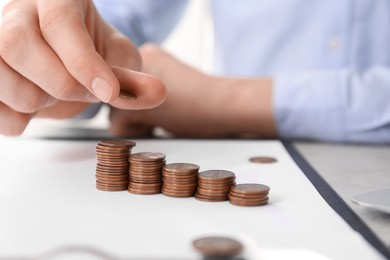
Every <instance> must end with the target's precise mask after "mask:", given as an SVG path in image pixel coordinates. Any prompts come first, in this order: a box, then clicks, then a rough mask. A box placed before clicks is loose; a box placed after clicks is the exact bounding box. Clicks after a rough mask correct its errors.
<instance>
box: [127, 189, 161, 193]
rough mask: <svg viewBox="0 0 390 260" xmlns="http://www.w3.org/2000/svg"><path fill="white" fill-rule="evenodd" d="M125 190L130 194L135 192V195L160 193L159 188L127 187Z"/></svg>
mask: <svg viewBox="0 0 390 260" xmlns="http://www.w3.org/2000/svg"><path fill="white" fill-rule="evenodd" d="M127 191H128V192H129V193H132V194H137V195H155V194H160V193H161V191H160V190H140V189H133V188H128V189H127Z"/></svg>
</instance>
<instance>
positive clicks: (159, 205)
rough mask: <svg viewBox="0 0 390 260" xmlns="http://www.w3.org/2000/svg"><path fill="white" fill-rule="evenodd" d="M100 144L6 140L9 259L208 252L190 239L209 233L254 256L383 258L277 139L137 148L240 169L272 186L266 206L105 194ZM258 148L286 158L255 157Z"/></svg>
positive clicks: (0, 163)
mask: <svg viewBox="0 0 390 260" xmlns="http://www.w3.org/2000/svg"><path fill="white" fill-rule="evenodd" d="M96 144H97V141H70V140H64V141H59V140H43V139H33V138H16V139H12V138H0V259H5V258H7V257H21V256H24V257H35V256H39V255H42V254H44V253H47V252H50V251H51V250H54V249H58V248H63V247H67V246H68V247H69V246H75V247H79V248H83V247H89V248H94V249H97V250H101V251H102V252H106V253H107V254H110V255H113V256H115V257H118V258H129V259H131V258H134V257H136V258H137V257H142V258H143V259H199V258H200V256H199V255H198V254H197V253H196V252H195V251H194V249H193V248H192V246H191V242H192V241H193V240H194V239H195V238H198V237H201V236H206V235H226V236H230V237H234V238H237V239H238V240H240V241H241V242H242V243H243V244H244V246H245V251H244V253H243V255H242V257H244V258H245V259H287V257H288V258H289V259H296V258H298V257H299V259H382V256H381V255H379V254H378V253H377V252H376V251H375V249H373V248H372V247H371V246H370V245H369V244H368V243H367V242H366V241H365V240H364V238H362V237H361V236H360V234H358V233H356V232H355V231H353V230H352V229H351V228H350V227H349V226H348V224H347V223H345V222H344V220H342V219H341V218H340V217H339V216H338V215H337V214H336V213H335V212H334V211H333V210H332V209H331V208H330V207H329V206H328V205H327V204H326V202H325V201H324V200H323V199H322V198H321V196H320V195H319V194H318V193H317V191H316V189H315V188H314V187H313V186H312V184H311V183H310V182H309V181H308V180H307V179H306V177H305V176H304V175H303V173H302V172H301V170H300V169H299V168H298V167H297V166H296V165H295V163H294V162H293V160H292V159H291V158H290V157H289V155H288V153H287V152H286V151H285V149H284V147H283V145H282V144H281V143H280V142H278V141H209V140H203V141H200V140H138V141H137V146H136V147H135V148H134V149H133V152H141V151H153V152H163V153H165V154H166V155H167V162H168V163H173V162H190V163H196V164H199V165H200V166H201V170H208V169H226V170H231V171H234V172H235V173H236V176H237V183H245V182H256V183H262V184H266V185H268V186H270V187H271V192H270V203H269V204H268V205H266V206H263V207H238V206H234V205H231V204H229V202H220V203H207V202H200V201H197V200H195V199H194V198H185V199H179V198H170V197H166V196H164V195H161V194H160V195H152V196H146V195H143V196H140V195H132V194H129V193H128V192H126V191H124V192H114V193H109V192H101V191H98V190H96V188H95V176H94V174H95V166H96V159H95V151H94V149H95V146H96ZM257 155H268V156H274V157H276V158H277V159H278V163H274V164H253V163H250V162H248V158H249V157H251V156H257ZM72 257H74V255H73V256H71V254H69V255H67V256H65V255H63V256H62V257H61V259H77V257H75V258H72ZM90 257H92V256H90ZM56 259H57V258H56ZM91 259H101V258H91Z"/></svg>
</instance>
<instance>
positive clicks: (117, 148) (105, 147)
mask: <svg viewBox="0 0 390 260" xmlns="http://www.w3.org/2000/svg"><path fill="white" fill-rule="evenodd" d="M134 146H135V143H134V142H131V141H122V140H103V141H101V142H99V143H98V144H97V146H96V156H97V160H98V163H97V166H96V188H97V189H98V190H102V191H122V190H126V189H127V186H128V184H129V177H128V176H129V175H128V171H129V161H128V158H129V154H130V153H131V149H132V148H133V147H134Z"/></svg>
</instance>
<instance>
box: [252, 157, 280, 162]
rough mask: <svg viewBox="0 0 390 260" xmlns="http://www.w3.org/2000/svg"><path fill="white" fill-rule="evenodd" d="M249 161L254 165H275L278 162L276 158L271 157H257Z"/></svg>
mask: <svg viewBox="0 0 390 260" xmlns="http://www.w3.org/2000/svg"><path fill="white" fill-rule="evenodd" d="M249 161H250V162H252V163H275V162H277V161H278V160H277V159H276V158H274V157H269V156H255V157H251V158H249Z"/></svg>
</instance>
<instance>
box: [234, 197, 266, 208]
mask: <svg viewBox="0 0 390 260" xmlns="http://www.w3.org/2000/svg"><path fill="white" fill-rule="evenodd" d="M229 202H230V203H231V204H233V205H237V206H246V207H254V206H263V205H266V204H268V197H266V198H264V199H263V200H242V199H237V198H234V197H229Z"/></svg>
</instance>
